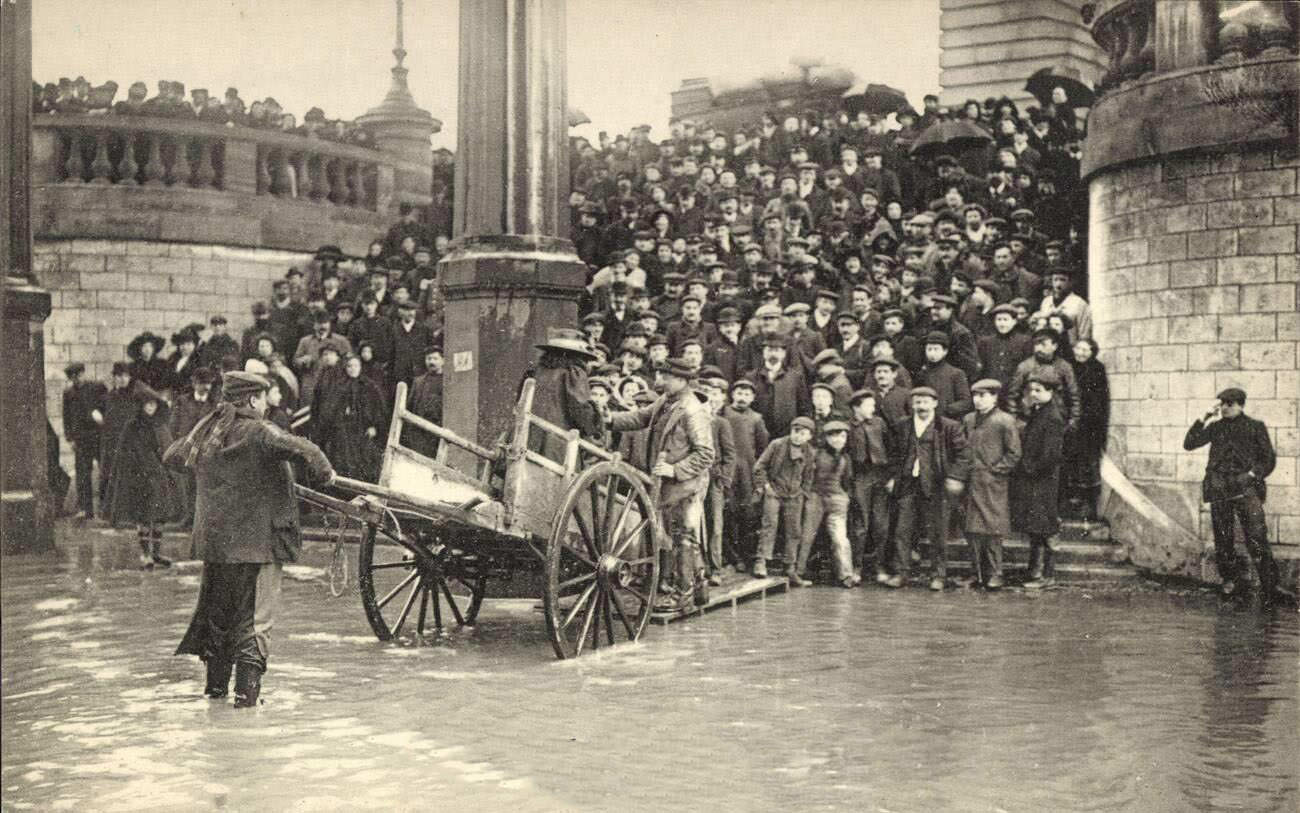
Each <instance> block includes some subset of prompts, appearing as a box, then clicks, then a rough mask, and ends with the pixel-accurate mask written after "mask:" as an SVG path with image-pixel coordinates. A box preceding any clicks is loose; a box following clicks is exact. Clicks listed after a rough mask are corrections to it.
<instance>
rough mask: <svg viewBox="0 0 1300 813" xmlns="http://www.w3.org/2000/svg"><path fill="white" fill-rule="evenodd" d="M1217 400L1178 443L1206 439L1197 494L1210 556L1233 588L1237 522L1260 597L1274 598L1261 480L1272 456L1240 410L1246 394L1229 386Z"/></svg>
mask: <svg viewBox="0 0 1300 813" xmlns="http://www.w3.org/2000/svg"><path fill="white" fill-rule="evenodd" d="M1218 397H1219V403H1218V404H1216V405H1215V406H1214V408H1213V409H1211V410H1210V411H1209V412H1207V413H1205V417H1203V418H1200V419H1198V420H1197V421H1196V423H1194V424H1192V428H1191V429H1188V430H1187V436H1186V437H1185V438H1183V448H1184V449H1186V450H1187V451H1189V452H1190V451H1192V450H1193V449H1199V448H1201V447H1202V446H1204V445H1205V444H1207V443H1208V444H1210V457H1209V460H1208V461H1206V464H1205V479H1204V480H1203V481H1202V483H1201V499H1202V501H1204V502H1208V503H1209V504H1210V522H1211V523H1212V524H1213V526H1214V558H1215V563H1216V564H1217V565H1218V567H1219V577H1220V578H1222V579H1223V585H1222V587H1221V588H1220V589H1221V590H1222V591H1223V594H1224V595H1225V596H1230V595H1232V594H1233V593H1235V592H1237V589H1238V588H1237V582H1238V580H1239V579H1240V578H1241V575H1242V574H1241V572H1240V571H1241V567H1240V564H1239V563H1238V561H1237V552H1236V541H1235V534H1234V533H1233V530H1234V525H1235V523H1237V522H1240V523H1241V529H1242V531H1243V533H1244V535H1245V537H1246V549H1247V550H1248V551H1250V556H1251V558H1253V559H1254V560H1255V569H1256V570H1258V571H1259V598H1260V602H1261V603H1262V604H1264V605H1266V606H1267V605H1268V604H1270V603H1271V602H1272V601H1273V598H1274V595H1273V593H1274V590H1275V589H1276V587H1277V579H1278V573H1277V563H1276V562H1274V561H1273V552H1272V551H1271V550H1270V549H1269V546H1268V523H1267V522H1266V521H1265V517H1264V495H1265V486H1264V480H1265V479H1266V478H1267V477H1268V476H1269V475H1270V474H1272V473H1273V467H1274V466H1275V465H1277V455H1276V454H1275V453H1274V451H1273V442H1272V441H1271V440H1269V437H1268V427H1266V426H1265V425H1264V423H1263V422H1262V421H1258V420H1256V419H1254V418H1251V417H1248V416H1247V415H1246V414H1245V413H1244V411H1243V410H1244V409H1245V406H1246V393H1245V392H1244V391H1243V390H1240V389H1237V388H1236V387H1229V388H1228V389H1226V390H1224V391H1223V392H1221V393H1219V396H1218Z"/></svg>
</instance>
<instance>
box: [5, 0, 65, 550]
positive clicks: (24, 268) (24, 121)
mask: <svg viewBox="0 0 1300 813" xmlns="http://www.w3.org/2000/svg"><path fill="white" fill-rule="evenodd" d="M31 121H32V9H31V4H30V0H0V145H3V146H0V273H3V275H4V283H3V286H0V291H2V292H3V300H4V301H3V312H4V327H3V340H2V343H0V353H2V354H3V355H0V368H2V369H3V379H2V380H3V386H2V387H0V390H2V391H0V425H2V426H3V427H4V429H3V431H0V503H2V506H0V507H2V509H3V510H2V511H0V545H2V546H3V549H4V552H5V553H12V552H19V551H22V552H32V551H41V550H49V549H52V548H53V546H54V524H53V516H54V510H53V508H54V506H52V505H51V500H50V496H49V487H48V482H49V481H48V479H47V477H46V471H47V470H46V462H45V450H46V447H45V329H44V323H45V317H47V316H49V315H50V295H49V293H48V292H47V291H44V290H42V289H41V288H40V287H39V286H38V285H37V284H36V278H35V276H34V274H33V272H32V218H31V173H30V169H29V166H30V163H31V136H30V133H31Z"/></svg>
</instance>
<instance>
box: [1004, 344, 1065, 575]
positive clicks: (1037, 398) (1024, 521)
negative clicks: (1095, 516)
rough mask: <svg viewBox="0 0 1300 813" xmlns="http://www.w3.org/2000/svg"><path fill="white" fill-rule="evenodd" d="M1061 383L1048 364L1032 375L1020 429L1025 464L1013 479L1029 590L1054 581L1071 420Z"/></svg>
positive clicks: (1014, 518) (1015, 525) (1014, 517)
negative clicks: (1025, 541)
mask: <svg viewBox="0 0 1300 813" xmlns="http://www.w3.org/2000/svg"><path fill="white" fill-rule="evenodd" d="M1060 386H1061V378H1060V376H1059V375H1058V374H1057V372H1056V370H1055V369H1053V368H1051V367H1043V368H1040V369H1038V370H1035V371H1034V372H1033V373H1031V374H1030V376H1029V382H1028V388H1027V389H1028V392H1027V397H1028V400H1029V406H1028V409H1027V411H1026V412H1025V414H1024V425H1023V426H1022V428H1021V430H1020V449H1021V455H1020V463H1019V464H1018V465H1017V466H1016V470H1015V473H1014V474H1013V475H1012V478H1011V527H1012V529H1014V530H1016V531H1019V532H1020V533H1023V534H1025V535H1026V536H1028V537H1029V574H1028V579H1027V580H1026V581H1025V585H1024V586H1025V588H1026V589H1029V590H1038V589H1041V588H1044V587H1049V586H1051V585H1052V584H1053V583H1054V580H1053V565H1052V548H1051V537H1052V535H1053V534H1055V533H1056V532H1057V531H1058V530H1060V521H1059V519H1058V517H1057V500H1058V499H1059V496H1060V494H1059V492H1060V479H1061V452H1062V447H1063V444H1064V441H1065V420H1064V419H1063V418H1062V417H1061V412H1060V410H1059V409H1057V406H1056V402H1055V401H1056V399H1055V394H1056V392H1057V390H1058V389H1059V388H1060Z"/></svg>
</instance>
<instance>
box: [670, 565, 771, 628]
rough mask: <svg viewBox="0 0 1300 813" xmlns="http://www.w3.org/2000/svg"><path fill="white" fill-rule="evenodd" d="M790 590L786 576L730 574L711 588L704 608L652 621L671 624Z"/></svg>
mask: <svg viewBox="0 0 1300 813" xmlns="http://www.w3.org/2000/svg"><path fill="white" fill-rule="evenodd" d="M789 589H790V582H789V580H787V579H786V578H785V577H784V576H770V577H768V578H766V579H755V578H753V577H752V576H750V575H749V574H748V573H736V574H728V575H727V578H726V579H725V580H724V581H723V582H722V584H720V585H718V586H717V587H710V588H709V603H708V604H705V605H704V606H703V607H689V608H687V609H684V610H675V611H673V612H656V613H653V614H651V616H650V620H651V621H653V622H654V623H656V624H664V625H666V624H671V623H672V622H674V621H681V620H683V619H685V618H690V617H691V616H694V615H703V614H704V613H706V612H709V611H710V610H716V609H718V608H719V607H735V606H736V605H737V604H739V603H740V602H742V601H748V600H750V599H753V598H758V599H759V600H760V601H766V600H767V595H768V593H784V592H787V591H788V590H789Z"/></svg>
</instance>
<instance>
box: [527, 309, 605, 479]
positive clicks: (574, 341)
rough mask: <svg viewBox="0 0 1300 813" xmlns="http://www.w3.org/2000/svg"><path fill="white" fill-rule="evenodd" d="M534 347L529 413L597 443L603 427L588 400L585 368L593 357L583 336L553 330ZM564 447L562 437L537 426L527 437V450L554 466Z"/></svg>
mask: <svg viewBox="0 0 1300 813" xmlns="http://www.w3.org/2000/svg"><path fill="white" fill-rule="evenodd" d="M537 346H538V348H540V349H541V351H542V357H541V358H540V359H538V361H537V372H536V374H535V375H534V378H536V380H537V385H536V389H535V390H534V392H533V409H532V412H533V414H534V415H536V416H537V417H539V418H542V419H543V420H546V421H549V422H550V423H553V424H555V425H556V426H558V427H560V428H561V429H566V430H567V429H577V430H578V432H579V433H580V434H581V435H582V437H583V438H584V439H586V440H589V441H593V442H598V441H599V440H600V438H602V437H604V435H605V426H604V422H603V420H602V419H601V417H600V415H599V414H598V412H597V409H596V405H595V404H594V403H592V400H591V387H590V386H589V384H588V381H587V368H586V365H587V362H589V361H592V360H594V359H595V358H596V354H595V353H593V352H591V350H590V349H589V347H588V344H587V338H586V336H584V335H583V333H582V331H579V330H568V329H557V330H553V331H552V332H551V336H550V338H549V339H548V340H547V341H546V342H545V343H543V344H539V345H537ZM567 446H568V442H567V441H566V440H565V439H564V438H561V437H559V436H557V435H555V434H552V433H550V432H546V431H544V430H542V429H540V428H538V427H533V428H532V430H531V431H530V434H529V436H528V448H529V449H531V450H532V451H534V452H538V453H540V454H543V455H545V456H546V457H548V458H550V459H551V460H554V461H555V462H557V463H563V462H564V453H565V449H566V448H567Z"/></svg>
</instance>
